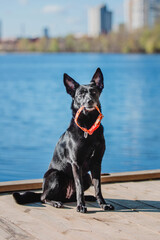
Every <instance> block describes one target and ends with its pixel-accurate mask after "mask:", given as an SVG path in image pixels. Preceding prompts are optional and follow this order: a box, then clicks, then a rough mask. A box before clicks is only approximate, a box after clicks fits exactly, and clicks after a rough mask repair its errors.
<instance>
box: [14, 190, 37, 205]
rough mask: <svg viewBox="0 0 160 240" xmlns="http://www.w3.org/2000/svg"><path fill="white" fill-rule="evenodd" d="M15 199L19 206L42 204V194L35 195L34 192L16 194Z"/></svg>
mask: <svg viewBox="0 0 160 240" xmlns="http://www.w3.org/2000/svg"><path fill="white" fill-rule="evenodd" d="M13 198H14V200H15V201H16V203H18V204H27V203H34V202H41V193H34V192H25V193H19V192H14V193H13Z"/></svg>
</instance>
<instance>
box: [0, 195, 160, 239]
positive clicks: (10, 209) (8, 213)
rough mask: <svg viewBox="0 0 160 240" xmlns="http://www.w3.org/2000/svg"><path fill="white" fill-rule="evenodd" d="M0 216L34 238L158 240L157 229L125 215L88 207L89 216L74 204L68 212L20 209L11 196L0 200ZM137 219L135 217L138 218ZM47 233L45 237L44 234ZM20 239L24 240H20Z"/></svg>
mask: <svg viewBox="0 0 160 240" xmlns="http://www.w3.org/2000/svg"><path fill="white" fill-rule="evenodd" d="M0 204H1V208H2V212H3V216H4V217H5V218H6V219H10V220H11V221H12V222H14V223H16V224H17V225H18V226H19V227H20V228H22V229H24V231H26V232H29V231H30V232H31V233H32V235H33V236H34V237H36V239H37V240H38V239H46V240H48V239H58V240H59V239H62V238H63V239H64V238H65V239H73V238H74V237H75V236H76V238H77V240H85V239H89V240H97V239H98V240H103V239H113V240H124V239H125V240H131V239H133V236H134V239H135V240H140V239H142V238H145V240H150V239H154V240H159V237H160V235H159V233H157V231H156V229H149V228H146V226H143V224H142V225H141V224H136V222H135V221H131V219H129V218H127V214H128V212H117V211H113V212H104V211H102V210H100V209H99V208H95V207H89V208H88V210H89V212H88V214H81V213H77V212H76V209H75V203H73V204H72V203H70V204H69V205H68V204H67V206H70V207H72V206H73V208H70V209H67V208H66V209H56V208H53V207H51V206H47V205H45V207H43V205H40V204H39V206H35V205H34V204H33V205H32V206H19V205H17V204H16V203H14V201H13V199H12V196H10V195H8V196H7V195H4V196H2V198H0ZM137 217H138V215H137ZM45 234H46V235H45ZM22 240H23V238H22Z"/></svg>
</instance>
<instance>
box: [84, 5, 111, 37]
mask: <svg viewBox="0 0 160 240" xmlns="http://www.w3.org/2000/svg"><path fill="white" fill-rule="evenodd" d="M111 29H112V12H111V11H109V10H108V9H107V7H106V5H100V6H98V7H93V8H91V9H89V11H88V35H89V36H92V37H96V36H99V35H101V34H106V33H108V32H110V31H111Z"/></svg>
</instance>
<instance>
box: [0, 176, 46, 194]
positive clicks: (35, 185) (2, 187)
mask: <svg viewBox="0 0 160 240" xmlns="http://www.w3.org/2000/svg"><path fill="white" fill-rule="evenodd" d="M42 181H43V180H42V179H32V180H20V181H8V182H0V192H13V191H20V190H22V191H23V190H35V189H41V188H42Z"/></svg>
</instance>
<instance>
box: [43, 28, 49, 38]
mask: <svg viewBox="0 0 160 240" xmlns="http://www.w3.org/2000/svg"><path fill="white" fill-rule="evenodd" d="M43 36H44V37H45V38H49V29H48V28H47V27H45V28H44V29H43Z"/></svg>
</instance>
